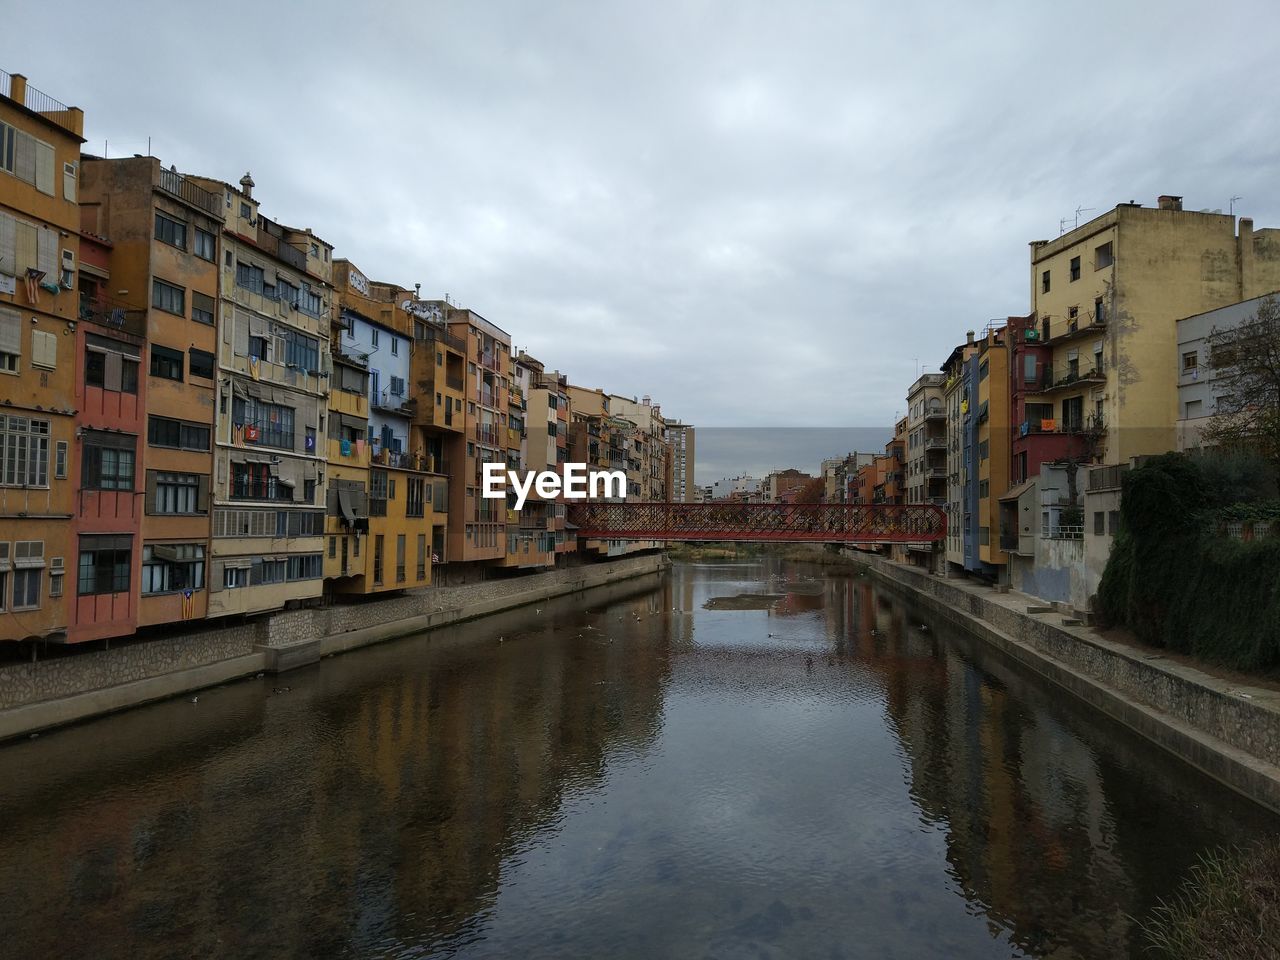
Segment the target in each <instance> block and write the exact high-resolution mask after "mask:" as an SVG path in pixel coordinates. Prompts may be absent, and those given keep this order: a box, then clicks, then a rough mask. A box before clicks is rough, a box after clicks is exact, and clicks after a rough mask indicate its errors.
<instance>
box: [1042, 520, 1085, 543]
mask: <svg viewBox="0 0 1280 960" xmlns="http://www.w3.org/2000/svg"><path fill="white" fill-rule="evenodd" d="M1040 536H1041V538H1043V539H1045V540H1083V539H1084V527H1083V526H1081V525H1078V524H1066V523H1059V524H1053V525H1051V526H1041V528H1040Z"/></svg>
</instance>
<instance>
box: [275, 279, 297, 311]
mask: <svg viewBox="0 0 1280 960" xmlns="http://www.w3.org/2000/svg"><path fill="white" fill-rule="evenodd" d="M298 293H299V290H298V288H297V287H296V286H295V285H293V284H292V283H290V282H289V281H288V280H286V279H285V278H284V277H276V299H277V300H280V301H281V302H283V303H292V304H293V305H294V306H295V307H296V306H297V305H298Z"/></svg>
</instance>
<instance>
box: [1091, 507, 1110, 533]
mask: <svg viewBox="0 0 1280 960" xmlns="http://www.w3.org/2000/svg"><path fill="white" fill-rule="evenodd" d="M1106 532H1107V515H1106V514H1105V513H1103V512H1102V511H1101V510H1095V511H1094V512H1093V535H1094V536H1095V537H1101V536H1105V535H1106Z"/></svg>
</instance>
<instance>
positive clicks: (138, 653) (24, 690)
mask: <svg viewBox="0 0 1280 960" xmlns="http://www.w3.org/2000/svg"><path fill="white" fill-rule="evenodd" d="M668 565H669V561H668V560H667V559H666V557H665V556H663V555H661V554H646V555H642V556H633V557H625V558H623V559H620V560H615V561H610V562H607V563H596V564H589V565H584V566H577V567H566V568H564V569H560V570H552V571H548V572H546V573H538V574H532V575H529V576H524V577H513V578H510V579H504V580H489V581H485V582H483V583H474V584H467V585H463V586H456V587H438V588H437V587H426V588H422V589H419V590H415V591H412V592H409V593H406V594H404V595H402V596H398V597H391V598H387V599H379V600H369V601H366V602H363V603H355V604H350V605H342V606H332V607H317V608H308V609H302V610H290V611H285V612H281V613H275V614H270V615H268V616H264V617H261V618H259V619H256V620H252V621H248V622H244V623H234V624H227V625H221V626H218V625H215V624H210V625H209V627H208V628H207V629H201V630H197V631H193V632H190V633H184V634H181V635H179V636H174V637H167V638H160V639H156V640H142V641H137V642H131V643H128V644H122V645H119V646H116V647H112V648H110V649H106V650H94V651H85V652H83V653H79V654H76V655H73V656H64V657H58V658H55V659H49V660H38V661H35V662H31V663H14V664H9V665H6V666H3V667H0V739H4V738H7V737H14V736H18V735H20V734H25V733H29V732H32V731H35V730H40V729H44V728H47V727H52V726H57V725H59V724H64V723H70V722H72V721H75V720H82V719H85V718H87V717H91V716H95V715H97V714H102V713H108V712H111V711H113V710H120V709H123V708H125V707H130V706H136V705H138V704H140V703H145V702H147V701H150V700H157V699H161V698H164V697H170V696H176V695H178V694H182V693H187V692H190V691H192V690H198V689H201V688H202V687H207V686H212V685H214V684H218V683H224V682H226V681H228V680H233V679H236V678H237V677H243V676H251V675H253V674H256V673H259V672H261V671H263V670H272V669H277V670H278V669H287V668H288V667H292V666H298V665H301V664H304V663H311V662H314V661H315V660H317V659H318V658H319V657H320V656H323V655H326V654H330V653H337V652H340V651H344V650H354V649H357V648H359V647H362V646H367V645H369V644H372V643H378V642H380V641H382V640H389V639H392V638H394V637H402V636H408V635H410V634H415V633H421V632H423V631H424V630H430V629H433V628H436V627H440V626H446V625H449V624H453V623H459V622H461V621H464V620H469V619H472V618H475V617H480V616H484V615H486V614H489V613H496V612H498V611H500V610H510V609H513V608H515V607H519V606H523V605H525V604H529V603H536V602H538V601H540V600H545V599H549V598H551V597H557V596H563V595H566V594H572V593H576V592H578V591H579V590H587V589H591V588H592V587H597V586H603V585H606V584H610V583H615V582H618V581H621V580H628V579H632V578H636V577H642V576H646V575H652V574H656V573H658V572H659V571H661V570H664V569H666V567H667V566H668Z"/></svg>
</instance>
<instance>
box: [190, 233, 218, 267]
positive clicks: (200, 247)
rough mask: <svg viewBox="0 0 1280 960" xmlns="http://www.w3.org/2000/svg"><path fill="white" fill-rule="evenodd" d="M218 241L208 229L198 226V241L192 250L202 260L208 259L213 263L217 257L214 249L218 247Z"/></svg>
mask: <svg viewBox="0 0 1280 960" xmlns="http://www.w3.org/2000/svg"><path fill="white" fill-rule="evenodd" d="M217 243H218V242H217V240H216V239H215V238H214V236H213V234H212V233H210V232H209V231H208V230H201V229H200V228H199V227H196V242H195V246H194V247H192V252H193V253H194V254H195V255H196V256H197V257H199V258H200V259H201V260H208V261H209V262H210V263H213V261H214V257H215V253H214V251H215V250H216V249H217Z"/></svg>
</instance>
